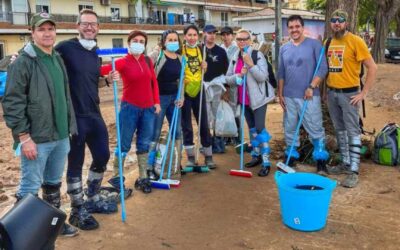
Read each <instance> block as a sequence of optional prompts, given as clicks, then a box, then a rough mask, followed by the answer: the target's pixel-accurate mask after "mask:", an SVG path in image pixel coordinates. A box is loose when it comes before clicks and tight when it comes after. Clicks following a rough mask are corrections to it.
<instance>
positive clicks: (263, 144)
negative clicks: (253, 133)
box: [256, 129, 271, 177]
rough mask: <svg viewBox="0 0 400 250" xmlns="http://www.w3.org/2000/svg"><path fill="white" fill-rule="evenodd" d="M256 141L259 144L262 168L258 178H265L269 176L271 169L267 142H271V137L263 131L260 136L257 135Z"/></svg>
mask: <svg viewBox="0 0 400 250" xmlns="http://www.w3.org/2000/svg"><path fill="white" fill-rule="evenodd" d="M256 140H257V141H258V142H259V143H260V145H259V147H260V148H261V157H262V166H261V169H260V171H259V172H258V176H260V177H265V176H267V175H268V174H269V171H270V169H271V162H270V160H269V154H270V153H271V148H270V147H269V143H268V142H269V141H270V140H271V135H270V134H269V133H268V132H267V130H266V129H263V130H262V131H261V133H260V134H258V135H257V137H256Z"/></svg>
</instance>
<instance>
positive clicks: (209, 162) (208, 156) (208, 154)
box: [204, 146, 217, 169]
mask: <svg viewBox="0 0 400 250" xmlns="http://www.w3.org/2000/svg"><path fill="white" fill-rule="evenodd" d="M204 158H205V160H204V165H206V166H207V167H208V168H209V169H216V168H217V165H216V164H215V163H214V161H213V157H212V147H211V146H208V147H205V148H204Z"/></svg>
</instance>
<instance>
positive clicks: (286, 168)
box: [276, 46, 325, 174]
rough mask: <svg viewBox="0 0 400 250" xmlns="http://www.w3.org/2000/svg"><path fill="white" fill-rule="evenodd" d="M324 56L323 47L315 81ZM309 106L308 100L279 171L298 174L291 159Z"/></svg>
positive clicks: (278, 166) (305, 102)
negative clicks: (290, 163) (291, 165)
mask: <svg viewBox="0 0 400 250" xmlns="http://www.w3.org/2000/svg"><path fill="white" fill-rule="evenodd" d="M324 55H325V46H322V48H321V52H320V54H319V58H318V63H317V67H315V70H314V74H313V78H312V79H314V77H315V76H316V75H317V73H318V70H319V67H320V66H321V61H322V58H323V56H324ZM307 105H308V99H306V100H305V101H304V104H303V107H302V108H301V114H300V118H299V122H298V123H297V126H296V131H295V133H294V137H293V141H292V144H291V145H290V150H289V154H288V156H287V159H286V163H283V162H278V163H277V164H276V167H277V168H278V169H279V170H282V171H283V172H285V173H289V174H291V173H295V172H296V170H294V169H293V168H292V167H290V166H289V161H290V157H291V156H292V152H293V149H294V144H295V143H296V139H295V138H297V137H298V136H299V133H300V127H301V124H302V123H303V118H304V114H305V113H306V109H307Z"/></svg>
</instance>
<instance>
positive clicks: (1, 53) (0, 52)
mask: <svg viewBox="0 0 400 250" xmlns="http://www.w3.org/2000/svg"><path fill="white" fill-rule="evenodd" d="M3 58H4V43H3V42H0V60H1V59H3Z"/></svg>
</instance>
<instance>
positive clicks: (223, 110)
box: [215, 100, 238, 137]
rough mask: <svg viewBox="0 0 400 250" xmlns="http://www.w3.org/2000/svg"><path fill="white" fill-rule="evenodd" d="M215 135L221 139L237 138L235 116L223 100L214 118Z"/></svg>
mask: <svg viewBox="0 0 400 250" xmlns="http://www.w3.org/2000/svg"><path fill="white" fill-rule="evenodd" d="M215 135H216V136H222V137H236V136H238V131H237V126H236V122H235V114H234V113H233V110H232V108H231V106H230V105H229V104H228V103H227V102H226V101H223V100H221V102H220V103H219V105H218V109H217V115H216V118H215Z"/></svg>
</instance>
